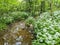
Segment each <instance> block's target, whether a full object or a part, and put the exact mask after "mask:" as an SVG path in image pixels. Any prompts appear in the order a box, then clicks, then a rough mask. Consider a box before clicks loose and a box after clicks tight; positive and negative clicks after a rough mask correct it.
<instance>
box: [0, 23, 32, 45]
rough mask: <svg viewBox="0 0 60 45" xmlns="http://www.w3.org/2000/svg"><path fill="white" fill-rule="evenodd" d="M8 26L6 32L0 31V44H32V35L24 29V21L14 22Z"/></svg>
mask: <svg viewBox="0 0 60 45" xmlns="http://www.w3.org/2000/svg"><path fill="white" fill-rule="evenodd" d="M9 27H10V29H9V31H8V32H6V33H5V34H3V33H1V34H2V35H1V36H2V37H1V36H0V45H32V44H31V42H32V38H33V35H32V34H31V33H30V31H29V30H27V29H26V26H25V23H23V22H18V23H17V22H15V23H13V24H12V25H11V26H9ZM3 32H4V31H3Z"/></svg>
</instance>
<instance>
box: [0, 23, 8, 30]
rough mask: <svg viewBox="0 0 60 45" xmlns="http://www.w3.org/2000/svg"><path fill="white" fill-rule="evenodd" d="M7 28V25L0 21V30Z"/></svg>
mask: <svg viewBox="0 0 60 45" xmlns="http://www.w3.org/2000/svg"><path fill="white" fill-rule="evenodd" d="M1 30H7V25H6V24H5V23H0V31H1Z"/></svg>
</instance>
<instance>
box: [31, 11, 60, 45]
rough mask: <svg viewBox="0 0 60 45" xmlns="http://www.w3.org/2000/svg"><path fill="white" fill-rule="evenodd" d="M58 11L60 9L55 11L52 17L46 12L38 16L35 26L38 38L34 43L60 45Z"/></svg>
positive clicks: (38, 44) (59, 14) (59, 16)
mask: <svg viewBox="0 0 60 45" xmlns="http://www.w3.org/2000/svg"><path fill="white" fill-rule="evenodd" d="M58 12H60V11H56V12H54V15H53V16H52V17H51V16H50V15H49V13H47V12H46V13H43V14H41V15H40V17H38V18H37V20H36V22H35V26H34V27H35V29H34V30H35V32H36V33H37V40H34V41H33V42H32V44H33V45H55V44H56V45H59V42H60V13H58ZM56 13H57V14H56ZM57 20H58V21H57Z"/></svg>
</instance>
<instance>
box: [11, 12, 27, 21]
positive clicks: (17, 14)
mask: <svg viewBox="0 0 60 45" xmlns="http://www.w3.org/2000/svg"><path fill="white" fill-rule="evenodd" d="M10 16H12V17H13V18H14V20H24V19H26V18H28V13H26V12H17V11H16V12H12V13H11V14H10Z"/></svg>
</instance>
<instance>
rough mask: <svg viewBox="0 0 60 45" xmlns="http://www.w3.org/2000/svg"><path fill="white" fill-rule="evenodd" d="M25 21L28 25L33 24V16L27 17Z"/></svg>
mask: <svg viewBox="0 0 60 45" xmlns="http://www.w3.org/2000/svg"><path fill="white" fill-rule="evenodd" d="M25 22H26V25H30V24H33V25H34V24H35V19H34V18H33V17H28V18H27V19H26V21H25Z"/></svg>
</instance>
